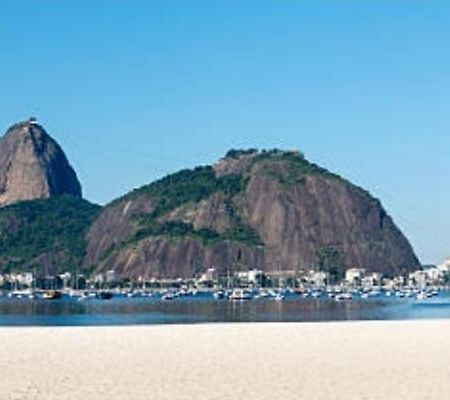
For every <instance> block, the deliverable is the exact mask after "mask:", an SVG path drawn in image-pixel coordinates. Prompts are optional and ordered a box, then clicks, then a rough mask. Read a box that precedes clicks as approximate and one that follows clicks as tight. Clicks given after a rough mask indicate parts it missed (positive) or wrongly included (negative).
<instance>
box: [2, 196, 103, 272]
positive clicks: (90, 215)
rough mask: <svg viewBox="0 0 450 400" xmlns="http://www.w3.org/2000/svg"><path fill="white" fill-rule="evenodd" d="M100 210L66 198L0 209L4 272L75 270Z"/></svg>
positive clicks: (72, 197) (80, 262)
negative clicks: (87, 235) (91, 226)
mask: <svg viewBox="0 0 450 400" xmlns="http://www.w3.org/2000/svg"><path fill="white" fill-rule="evenodd" d="M99 211H100V207H99V206H96V205H94V204H91V203H89V202H87V201H86V200H82V199H80V198H77V197H74V196H69V195H63V196H59V197H52V198H49V199H38V200H30V201H22V202H20V203H17V204H13V205H9V206H6V207H2V208H0V273H6V272H10V271H34V272H36V273H37V274H38V275H44V274H55V273H58V272H65V271H75V270H77V269H79V268H80V266H81V264H82V261H83V257H84V255H85V250H86V244H87V242H86V234H87V231H88V229H89V226H90V225H91V223H92V222H93V220H94V219H95V217H96V216H97V214H98V212H99Z"/></svg>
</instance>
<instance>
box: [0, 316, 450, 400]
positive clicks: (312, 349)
mask: <svg viewBox="0 0 450 400" xmlns="http://www.w3.org/2000/svg"><path fill="white" fill-rule="evenodd" d="M238 398H239V399H245V400H250V399H258V400H264V399H296V400H298V399H308V400H314V399H327V400H328V399H333V400H339V399H345V400H351V399H354V400H365V399H383V400H389V399H394V400H401V399H408V400H415V399H417V400H419V399H420V400H425V399H439V400H443V399H448V398H450V321H420V322H419V321H413V322H350V323H314V324H306V323H305V324H215V325H184V326H169V325H166V326H145V327H144V326H143V327H100V328H98V327H95V328H89V327H80V328H78V327H77V328H2V329H0V399H1V400H13V399H14V400H15V399H26V400H37V399H45V400H53V399H58V400H66V399H67V400H69V399H70V400H72V399H83V400H91V399H108V400H115V399H133V400H139V399H151V400H158V399H171V400H174V399H176V400H178V399H196V400H202V399H208V400H213V399H238Z"/></svg>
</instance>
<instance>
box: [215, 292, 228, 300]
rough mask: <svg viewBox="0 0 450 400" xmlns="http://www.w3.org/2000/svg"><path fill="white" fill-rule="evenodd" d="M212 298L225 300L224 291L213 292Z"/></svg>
mask: <svg viewBox="0 0 450 400" xmlns="http://www.w3.org/2000/svg"><path fill="white" fill-rule="evenodd" d="M213 296H214V298H215V299H216V300H222V299H225V298H226V294H225V291H223V290H218V291H216V292H214V293H213Z"/></svg>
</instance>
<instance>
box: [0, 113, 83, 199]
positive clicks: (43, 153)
mask: <svg viewBox="0 0 450 400" xmlns="http://www.w3.org/2000/svg"><path fill="white" fill-rule="evenodd" d="M62 194H70V195H73V196H76V197H81V186H80V183H79V181H78V179H77V176H76V174H75V171H74V170H73V169H72V167H71V166H70V164H69V162H68V160H67V158H66V156H65V154H64V152H63V150H62V149H61V147H60V146H59V145H58V144H57V143H56V142H55V141H54V140H53V139H52V138H51V137H50V136H49V135H48V134H47V133H46V132H45V130H44V129H43V128H42V127H41V126H40V125H38V124H37V123H36V122H34V121H33V120H30V121H28V122H22V123H19V124H16V125H14V126H12V127H11V128H10V129H9V130H8V131H7V133H6V135H5V136H4V137H2V138H1V139H0V206H5V205H8V204H12V203H15V202H17V201H22V200H31V199H39V198H49V197H52V196H59V195H62Z"/></svg>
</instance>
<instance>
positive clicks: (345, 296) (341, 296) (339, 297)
mask: <svg viewBox="0 0 450 400" xmlns="http://www.w3.org/2000/svg"><path fill="white" fill-rule="evenodd" d="M352 298H353V296H352V294H351V293H347V292H344V293H339V294H338V295H336V297H335V300H336V301H345V300H351V299H352Z"/></svg>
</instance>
